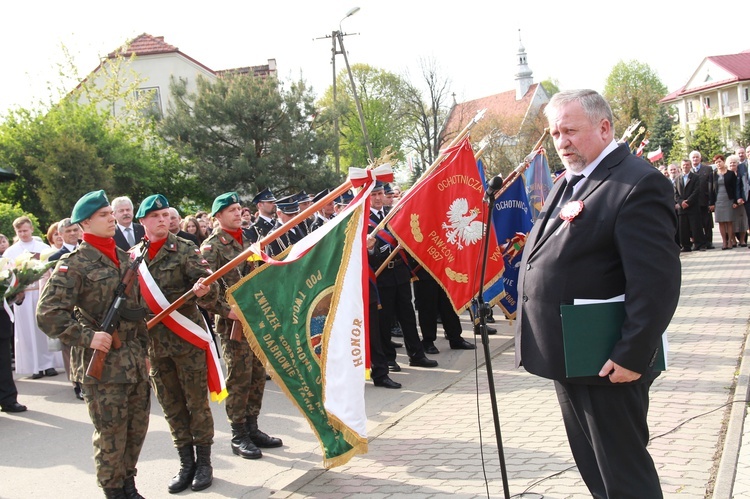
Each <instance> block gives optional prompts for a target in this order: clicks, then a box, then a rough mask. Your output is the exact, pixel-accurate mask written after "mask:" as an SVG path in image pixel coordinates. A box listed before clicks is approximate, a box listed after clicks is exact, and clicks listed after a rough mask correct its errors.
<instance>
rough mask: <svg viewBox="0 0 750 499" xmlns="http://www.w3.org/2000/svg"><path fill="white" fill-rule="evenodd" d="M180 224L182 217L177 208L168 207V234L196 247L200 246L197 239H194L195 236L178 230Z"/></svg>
mask: <svg viewBox="0 0 750 499" xmlns="http://www.w3.org/2000/svg"><path fill="white" fill-rule="evenodd" d="M181 223H182V217H181V216H180V212H179V211H177V208H175V207H174V206H170V207H169V232H171V233H172V234H174V235H175V236H177V237H181V238H183V239H187V240H188V241H190V242H191V243H193V244H195V245H196V246H200V245H201V243H200V241H198V238H197V237H195V235H193V234H191V233H190V232H186V231H184V230H182V229H181V228H180V224H181Z"/></svg>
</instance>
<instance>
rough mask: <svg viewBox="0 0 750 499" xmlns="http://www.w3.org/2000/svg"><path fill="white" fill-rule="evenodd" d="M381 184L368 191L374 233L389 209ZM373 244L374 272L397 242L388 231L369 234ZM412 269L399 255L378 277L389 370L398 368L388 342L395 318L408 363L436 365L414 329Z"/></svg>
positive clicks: (372, 262)
mask: <svg viewBox="0 0 750 499" xmlns="http://www.w3.org/2000/svg"><path fill="white" fill-rule="evenodd" d="M383 191H384V184H383V183H382V182H378V183H377V184H376V186H375V188H374V189H373V191H372V193H371V194H370V224H369V225H370V226H369V232H370V233H373V231H374V229H375V228H376V227H377V225H378V224H379V223H380V222H381V221H382V220H383V219H384V218H385V215H387V214H388V211H390V210H389V209H388V208H387V207H383V198H384V194H383ZM372 235H373V236H374V237H375V239H376V243H375V247H374V248H373V251H372V253H370V255H369V261H370V266H371V267H372V268H373V269H374V270H375V271H377V270H378V269H379V268H380V267H381V266H382V265H383V264H384V263H385V262H386V261H387V260H388V257H389V256H390V254H391V252H392V251H393V250H394V248H395V247H396V245H397V243H396V242H395V240H393V239H392V236H390V234H388V233H387V232H381V233H378V234H372ZM411 277H412V275H411V270H410V268H409V266H408V265H407V262H406V261H405V260H404V258H403V257H402V256H401V255H396V256H394V258H392V259H391V260H390V261H389V262H388V263H387V264H386V266H385V268H384V269H383V271H382V272H381V273H380V275H378V276H377V287H378V295H379V296H380V306H381V308H380V312H379V317H378V321H379V327H380V337H381V342H382V345H383V352H384V353H385V356H386V359H387V360H388V365H389V367H390V369H391V370H392V371H400V370H401V367H400V366H399V365H398V364H397V363H396V350H395V348H394V347H393V344H392V343H391V324H393V321H394V318H395V319H397V320H398V322H399V324H400V325H401V329H402V330H403V332H404V343H405V344H406V352H407V354H408V355H409V365H410V366H415V367H436V366H437V365H438V363H437V361H435V360H432V359H428V358H427V357H426V356H425V352H424V347H423V346H422V341H421V340H420V339H419V333H418V332H417V318H416V315H415V313H414V306H413V305H412V294H411Z"/></svg>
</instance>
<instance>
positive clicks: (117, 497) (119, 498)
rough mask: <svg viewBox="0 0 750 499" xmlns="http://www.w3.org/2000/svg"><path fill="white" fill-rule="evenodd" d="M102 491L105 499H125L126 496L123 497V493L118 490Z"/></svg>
mask: <svg viewBox="0 0 750 499" xmlns="http://www.w3.org/2000/svg"><path fill="white" fill-rule="evenodd" d="M103 490H104V497H106V498H107V499H127V497H128V496H126V495H125V491H124V490H122V489H121V488H120V489H103Z"/></svg>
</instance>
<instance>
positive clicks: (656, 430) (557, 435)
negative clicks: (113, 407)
mask: <svg viewBox="0 0 750 499" xmlns="http://www.w3.org/2000/svg"><path fill="white" fill-rule="evenodd" d="M748 282H750V251H747V250H746V249H744V248H743V249H735V250H733V251H720V250H719V251H716V250H714V251H708V252H701V253H697V252H696V253H690V254H687V255H686V256H684V257H683V290H682V297H681V300H680V305H679V307H678V310H677V313H676V315H675V318H674V320H673V322H672V324H671V325H670V327H669V330H668V334H669V341H670V355H669V369H668V371H667V372H666V373H665V374H663V375H662V376H661V377H659V378H658V379H657V381H656V382H655V384H654V387H653V389H652V397H651V412H650V429H651V434H652V443H651V446H650V448H651V452H652V455H653V456H654V460H655V461H656V464H657V467H658V469H659V473H660V476H661V482H662V486H663V489H664V493H665V496H666V497H669V498H678V497H679V498H684V497H688V498H702V497H717V498H729V497H732V488H733V486H734V484H735V482H736V484H737V486H736V491H735V492H736V493H735V497H750V476H749V475H750V473H748V472H747V468H746V467H744V468H743V467H742V465H741V466H740V467H739V472H737V470H738V466H737V460H738V455H739V458H740V463H745V464H744V466H747V465H748V463H750V452H748V451H747V447H750V446H747V447H743V446H741V442H742V439H741V437H742V434H743V430H744V428H743V422H744V417H745V412H746V403H745V402H744V401H746V400H747V390H748V383H747V378H748V377H749V376H748V371H750V363H748V362H746V363H744V364H741V363H740V361H741V359H742V357H743V356H742V354H743V352H744V341H745V338H746V333H747V320H748V317H750V288H749V287H748V286H747V283H748ZM496 326H498V329H500V334H498V335H496V336H494V337H491V349H492V355H493V358H492V365H493V375H494V380H495V385H496V393H497V397H498V401H499V412H500V420H501V431H502V440H503V450H504V454H505V460H506V463H507V471H508V477H509V489H510V494H511V495H515V496H516V497H524V498H532V497H537V498H538V497H545V498H557V499H559V498H583V497H588V493H587V490H586V488H585V486H584V485H583V483H582V481H581V479H580V475H579V474H578V472H577V470H576V468H575V466H574V464H573V461H572V457H571V455H570V450H569V448H568V446H567V443H566V440H565V436H564V431H563V428H562V424H561V421H560V413H559V409H558V407H557V403H556V401H555V396H554V391H553V388H552V385H551V383H550V382H548V381H546V380H543V379H539V378H536V377H533V376H531V375H529V374H527V373H525V372H524V371H518V370H515V369H514V368H513V365H512V364H513V347H512V341H511V333H512V326H510V325H508V324H507V323H506V322H503V323H502V324H496ZM465 329H467V330H468V327H467V328H465ZM464 336H465V337H467V338H472V337H471V335H469V334H466V333H465V334H464ZM438 348H440V349H441V351H442V353H441V354H439V355H436V356H435V358H437V359H438V360H439V361H440V363H441V365H440V368H439V369H437V370H425V369H412V368H408V367H405V368H404V371H403V372H402V373H398V374H394V375H393V377H394V379H396V380H398V381H400V382H402V383H404V385H405V389H403V390H400V391H395V390H393V391H392V390H385V389H380V388H374V387H372V386H368V387H367V411H368V416H369V420H370V423H369V432H370V444H369V448H370V450H369V452H368V454H366V455H363V456H357V457H355V458H353V459H352V460H351V461H350V462H349V463H348V464H347V465H346V466H342V467H338V468H334V469H332V470H323V469H322V468H321V466H320V463H321V452H320V449H319V447H318V444H317V442H316V441H315V440H314V439H313V437H312V434H311V431H310V429H309V427H308V425H307V423H306V422H305V421H304V420H303V419H302V418H301V416H300V415H299V414H298V413H297V412H296V410H295V409H293V408H292V406H291V405H290V404H289V402H288V401H287V400H286V399H285V398H284V397H283V395H282V394H281V393H280V391H279V390H278V389H277V388H276V387H275V385H273V383H269V386H268V391H267V394H266V400H265V406H264V409H263V415H262V416H261V425H262V427H263V428H264V429H266V430H267V431H269V433H272V434H275V435H277V436H280V437H282V438H283V439H284V443H285V446H284V447H283V448H281V449H272V450H268V451H266V452H265V456H264V458H263V459H261V460H259V461H246V460H242V459H239V458H237V457H236V456H233V455H232V454H231V451H230V450H229V425H228V423H227V422H226V418H225V416H224V412H223V407H220V406H217V405H215V404H214V405H213V410H214V418H215V420H216V443H215V445H214V459H213V460H214V467H215V476H216V478H215V481H214V485H213V486H212V487H211V488H209V489H207V490H206V491H203V492H201V493H200V494H201V496H202V497H243V498H244V497H253V498H256V497H257V498H264V497H273V498H282V497H288V498H302V497H320V498H338V497H341V498H344V497H352V496H360V497H368V498H380V497H393V498H400V497H407V496H408V497H409V498H413V499H420V498H427V497H430V498H432V497H446V498H447V497H451V498H455V497H458V498H470V497H493V498H494V497H503V487H502V480H501V473H500V467H499V459H498V450H497V445H496V443H495V442H496V439H495V432H494V428H493V422H492V416H491V410H490V403H489V396H488V390H487V375H486V372H485V371H484V369H483V367H482V365H483V356H482V352H481V349H480V350H479V351H478V357H477V358H476V360H475V357H474V354H473V353H472V352H454V351H450V350H448V348H447V342H446V341H445V340H443V339H442V337H441V338H440V340H439V342H438ZM402 360H403V359H402ZM475 362H477V363H478V364H479V365H480V367H479V369H478V370H477V369H475ZM402 364H404V365H405V364H406V362H405V360H404V362H402ZM18 388H19V391H20V392H21V396H20V397H19V400H20V401H21V402H22V403H24V404H27V405H28V406H29V408H30V410H29V411H28V412H26V413H22V414H19V415H8V414H2V415H0V442H2V444H1V445H2V447H1V449H2V450H0V476H2V480H0V498H8V499H10V498H22V497H23V498H27V497H40V498H41V497H44V498H47V497H61V498H67V497H71V498H73V497H97V496H98V495H99V491H98V489H97V487H96V485H95V483H94V477H93V463H92V459H91V443H90V442H91V427H90V423H89V421H88V416H87V414H86V411H85V407H84V405H83V403H82V402H78V401H76V400H75V399H73V397H72V390H70V389H69V388H68V386H67V384H66V383H65V381H64V380H63V379H62V376H58V377H55V378H44V379H42V380H37V381H32V380H29V379H23V378H20V379H18ZM152 407H153V409H152V418H151V426H150V430H149V435H148V437H147V439H146V443H145V446H144V450H143V453H142V455H141V461H140V464H139V475H138V478H137V483H138V486H139V489H140V490H141V492H142V493H143V494H144V495H146V496H147V497H167V496H168V494H166V483H167V481H168V479H169V478H170V477H171V476H172V475H173V474H174V472H175V471H176V469H177V457H176V453H175V451H174V449H172V447H171V440H170V437H169V431H168V428H167V426H166V423H165V422H164V419H163V417H162V415H161V412H160V409H159V407H158V404H157V403H156V401H154V402H153V404H152ZM725 434H726V435H727V438H726V441H724V440H723V435H725ZM725 448H726V449H727V451H726V452H725V451H724V449H725ZM717 474H718V479H716V478H715V477H717ZM735 478H736V480H735ZM715 482H716V483H715ZM743 487H745V488H744V489H743ZM714 488H715V489H716V494H715V495H712V494H713V491H714ZM524 492H525V493H524ZM186 494H189V492H183V493H182V494H180V495H186ZM707 494H708V495H707Z"/></svg>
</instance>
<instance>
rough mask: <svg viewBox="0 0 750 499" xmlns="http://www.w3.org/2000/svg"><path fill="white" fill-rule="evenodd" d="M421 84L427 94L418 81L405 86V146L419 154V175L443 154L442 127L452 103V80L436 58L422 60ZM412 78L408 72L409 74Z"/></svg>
mask: <svg viewBox="0 0 750 499" xmlns="http://www.w3.org/2000/svg"><path fill="white" fill-rule="evenodd" d="M420 68H421V73H422V74H421V76H422V80H421V82H420V83H421V84H422V85H423V87H424V88H425V89H426V96H425V95H424V94H423V93H422V92H421V91H420V89H419V87H418V86H417V85H416V84H413V83H409V82H407V85H406V87H405V90H406V92H405V95H404V98H405V101H404V108H405V113H406V114H405V117H406V118H407V125H406V130H405V132H406V133H405V138H404V142H403V143H404V146H405V147H407V148H409V149H412V150H413V151H414V152H415V153H416V154H417V156H418V160H417V161H415V168H414V171H413V172H412V175H413V176H414V177H415V178H414V180H416V178H418V177H419V176H420V175H421V174H422V172H423V171H424V170H425V169H426V168H427V167H429V166H430V165H431V164H432V163H433V162H434V161H435V159H437V157H438V154H440V147H441V146H442V145H443V144H441V143H440V129H441V127H442V126H443V123H444V122H445V120H446V118H447V116H448V111H449V110H450V105H449V104H448V100H449V98H450V80H449V79H448V78H446V77H442V76H441V75H440V68H439V66H438V64H437V61H435V59H429V60H424V59H422V60H420ZM405 79H408V74H407V76H406V77H405Z"/></svg>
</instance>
